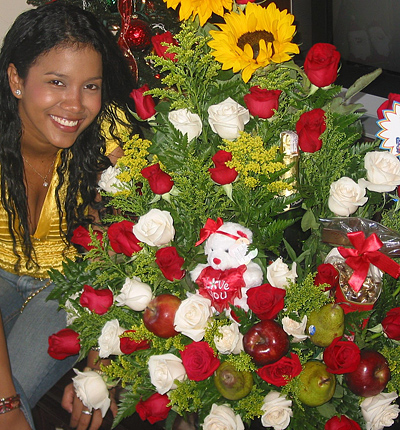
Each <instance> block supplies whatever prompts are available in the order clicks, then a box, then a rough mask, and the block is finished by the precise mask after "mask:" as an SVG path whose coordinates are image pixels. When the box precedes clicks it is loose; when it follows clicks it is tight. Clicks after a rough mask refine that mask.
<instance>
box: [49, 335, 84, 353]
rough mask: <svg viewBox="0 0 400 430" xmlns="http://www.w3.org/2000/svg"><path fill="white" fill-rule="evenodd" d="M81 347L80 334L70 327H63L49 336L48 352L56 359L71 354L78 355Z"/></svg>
mask: <svg viewBox="0 0 400 430" xmlns="http://www.w3.org/2000/svg"><path fill="white" fill-rule="evenodd" d="M80 349H81V345H80V343H79V334H78V333H77V332H76V331H74V330H71V329H70V328H63V329H62V330H60V331H59V332H57V333H54V334H52V335H51V336H49V348H48V350H47V353H48V354H49V355H50V357H52V358H55V359H56V360H64V358H67V357H70V356H71V355H76V354H78V353H79V351H80Z"/></svg>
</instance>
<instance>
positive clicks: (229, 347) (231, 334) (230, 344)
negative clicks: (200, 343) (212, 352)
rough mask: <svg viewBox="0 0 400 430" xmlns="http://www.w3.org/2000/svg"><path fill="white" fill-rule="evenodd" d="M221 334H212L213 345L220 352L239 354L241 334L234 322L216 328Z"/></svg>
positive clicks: (241, 346) (241, 340)
mask: <svg viewBox="0 0 400 430" xmlns="http://www.w3.org/2000/svg"><path fill="white" fill-rule="evenodd" d="M218 331H219V333H220V334H221V336H217V335H216V336H214V342H215V346H216V347H217V349H218V351H219V352H220V353H221V354H240V351H243V335H242V333H240V331H239V326H238V325H237V324H236V323H232V324H231V325H224V326H222V327H220V328H219V329H218Z"/></svg>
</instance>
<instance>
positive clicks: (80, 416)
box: [61, 383, 118, 430]
mask: <svg viewBox="0 0 400 430" xmlns="http://www.w3.org/2000/svg"><path fill="white" fill-rule="evenodd" d="M114 392H115V390H114V389H112V390H110V399H111V405H110V410H111V413H112V415H113V417H115V416H116V414H117V410H118V408H117V403H116V401H115V396H114ZM61 406H62V407H63V408H64V409H65V410H66V411H67V412H69V413H70V414H71V421H70V426H71V427H72V428H76V429H77V430H87V429H88V430H98V429H99V428H100V426H101V424H102V422H103V418H102V416H101V411H100V409H93V410H92V414H91V415H89V414H88V413H85V411H86V412H88V409H87V407H86V406H84V404H83V403H82V401H81V400H80V399H79V398H78V396H77V395H76V393H75V390H74V386H73V384H72V383H71V384H69V385H67V386H66V387H65V389H64V395H63V398H62V401H61Z"/></svg>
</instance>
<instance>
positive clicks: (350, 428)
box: [324, 415, 361, 430]
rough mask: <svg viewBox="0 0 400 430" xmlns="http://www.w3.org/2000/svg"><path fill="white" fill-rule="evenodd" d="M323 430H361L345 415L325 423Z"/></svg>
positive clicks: (334, 417)
mask: <svg viewBox="0 0 400 430" xmlns="http://www.w3.org/2000/svg"><path fill="white" fill-rule="evenodd" d="M324 430H361V427H360V425H359V424H358V423H356V422H355V421H353V420H351V419H350V418H347V417H346V415H341V416H340V417H338V416H336V415H335V416H333V417H332V418H331V419H330V420H328V421H327V422H326V423H325V427H324Z"/></svg>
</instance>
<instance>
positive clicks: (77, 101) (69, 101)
mask: <svg viewBox="0 0 400 430" xmlns="http://www.w3.org/2000/svg"><path fill="white" fill-rule="evenodd" d="M62 107H63V109H65V110H68V111H69V112H73V113H79V112H82V111H83V109H84V107H83V100H82V93H81V91H80V90H78V89H73V88H71V89H69V90H68V91H67V92H66V94H65V98H64V100H63V102H62Z"/></svg>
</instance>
